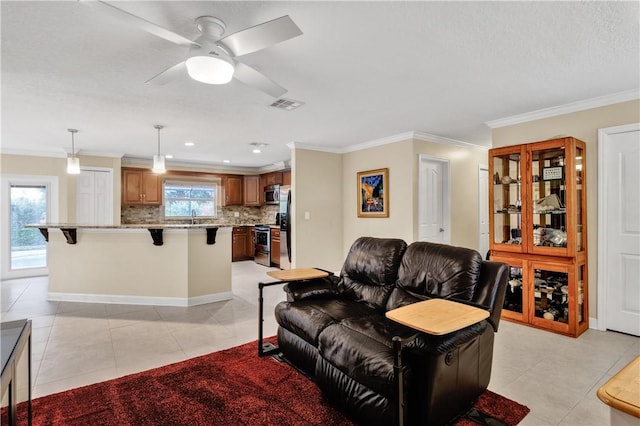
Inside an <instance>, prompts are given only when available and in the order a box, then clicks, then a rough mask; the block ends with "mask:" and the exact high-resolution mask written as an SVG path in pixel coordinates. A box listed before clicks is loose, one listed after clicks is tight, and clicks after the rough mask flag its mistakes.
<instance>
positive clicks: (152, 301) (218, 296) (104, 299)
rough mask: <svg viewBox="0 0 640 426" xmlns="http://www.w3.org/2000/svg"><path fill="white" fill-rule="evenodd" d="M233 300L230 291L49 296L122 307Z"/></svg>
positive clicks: (63, 300) (55, 294)
mask: <svg viewBox="0 0 640 426" xmlns="http://www.w3.org/2000/svg"><path fill="white" fill-rule="evenodd" d="M231 299H233V293H232V292H230V291H225V292H222V293H214V294H205V295H203V296H195V297H149V296H122V295H111V294H83V293H55V292H49V293H48V295H47V300H50V301H54V302H85V303H114V304H121V305H155V306H196V305H204V304H205V303H213V302H221V301H223V300H231Z"/></svg>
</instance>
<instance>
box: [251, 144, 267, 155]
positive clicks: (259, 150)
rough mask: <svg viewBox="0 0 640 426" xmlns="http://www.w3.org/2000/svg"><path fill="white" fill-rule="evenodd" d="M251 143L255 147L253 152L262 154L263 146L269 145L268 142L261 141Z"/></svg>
mask: <svg viewBox="0 0 640 426" xmlns="http://www.w3.org/2000/svg"><path fill="white" fill-rule="evenodd" d="M249 145H251V146H252V147H253V149H252V150H251V152H253V153H254V154H260V153H261V152H262V148H264V147H265V146H267V144H266V143H260V142H251V143H250V144H249Z"/></svg>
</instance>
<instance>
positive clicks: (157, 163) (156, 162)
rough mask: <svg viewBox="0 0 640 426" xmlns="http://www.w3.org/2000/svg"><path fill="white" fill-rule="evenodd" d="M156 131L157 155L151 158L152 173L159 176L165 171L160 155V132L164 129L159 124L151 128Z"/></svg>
mask: <svg viewBox="0 0 640 426" xmlns="http://www.w3.org/2000/svg"><path fill="white" fill-rule="evenodd" d="M153 127H154V128H155V129H157V130H158V155H154V156H153V173H157V174H161V173H164V172H166V171H167V169H166V168H165V166H164V156H163V155H160V130H162V129H163V128H164V126H161V125H160V124H156V125H155V126H153Z"/></svg>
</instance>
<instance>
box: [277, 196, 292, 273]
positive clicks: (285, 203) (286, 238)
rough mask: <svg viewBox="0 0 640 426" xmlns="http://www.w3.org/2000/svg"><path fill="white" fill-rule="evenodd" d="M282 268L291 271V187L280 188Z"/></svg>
mask: <svg viewBox="0 0 640 426" xmlns="http://www.w3.org/2000/svg"><path fill="white" fill-rule="evenodd" d="M278 200H280V268H281V269H291V220H290V218H291V187H290V186H280V194H279V197H278Z"/></svg>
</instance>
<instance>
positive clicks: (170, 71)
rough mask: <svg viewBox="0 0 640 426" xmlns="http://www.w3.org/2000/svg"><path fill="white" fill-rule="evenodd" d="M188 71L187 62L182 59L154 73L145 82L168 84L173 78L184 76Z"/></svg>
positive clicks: (159, 84)
mask: <svg viewBox="0 0 640 426" xmlns="http://www.w3.org/2000/svg"><path fill="white" fill-rule="evenodd" d="M186 73H187V65H186V62H185V61H182V62H180V63H178V64H175V65H173V66H171V67H169V68H167V69H166V70H164V71H162V72H161V73H159V74H156V75H154V76H153V77H151V78H150V79H149V80H147V81H145V84H147V83H150V84H154V85H158V86H161V85H163V84H167V83H168V82H170V81H171V80H174V79H176V78H178V77H182V76H183V75H185V74H186Z"/></svg>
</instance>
